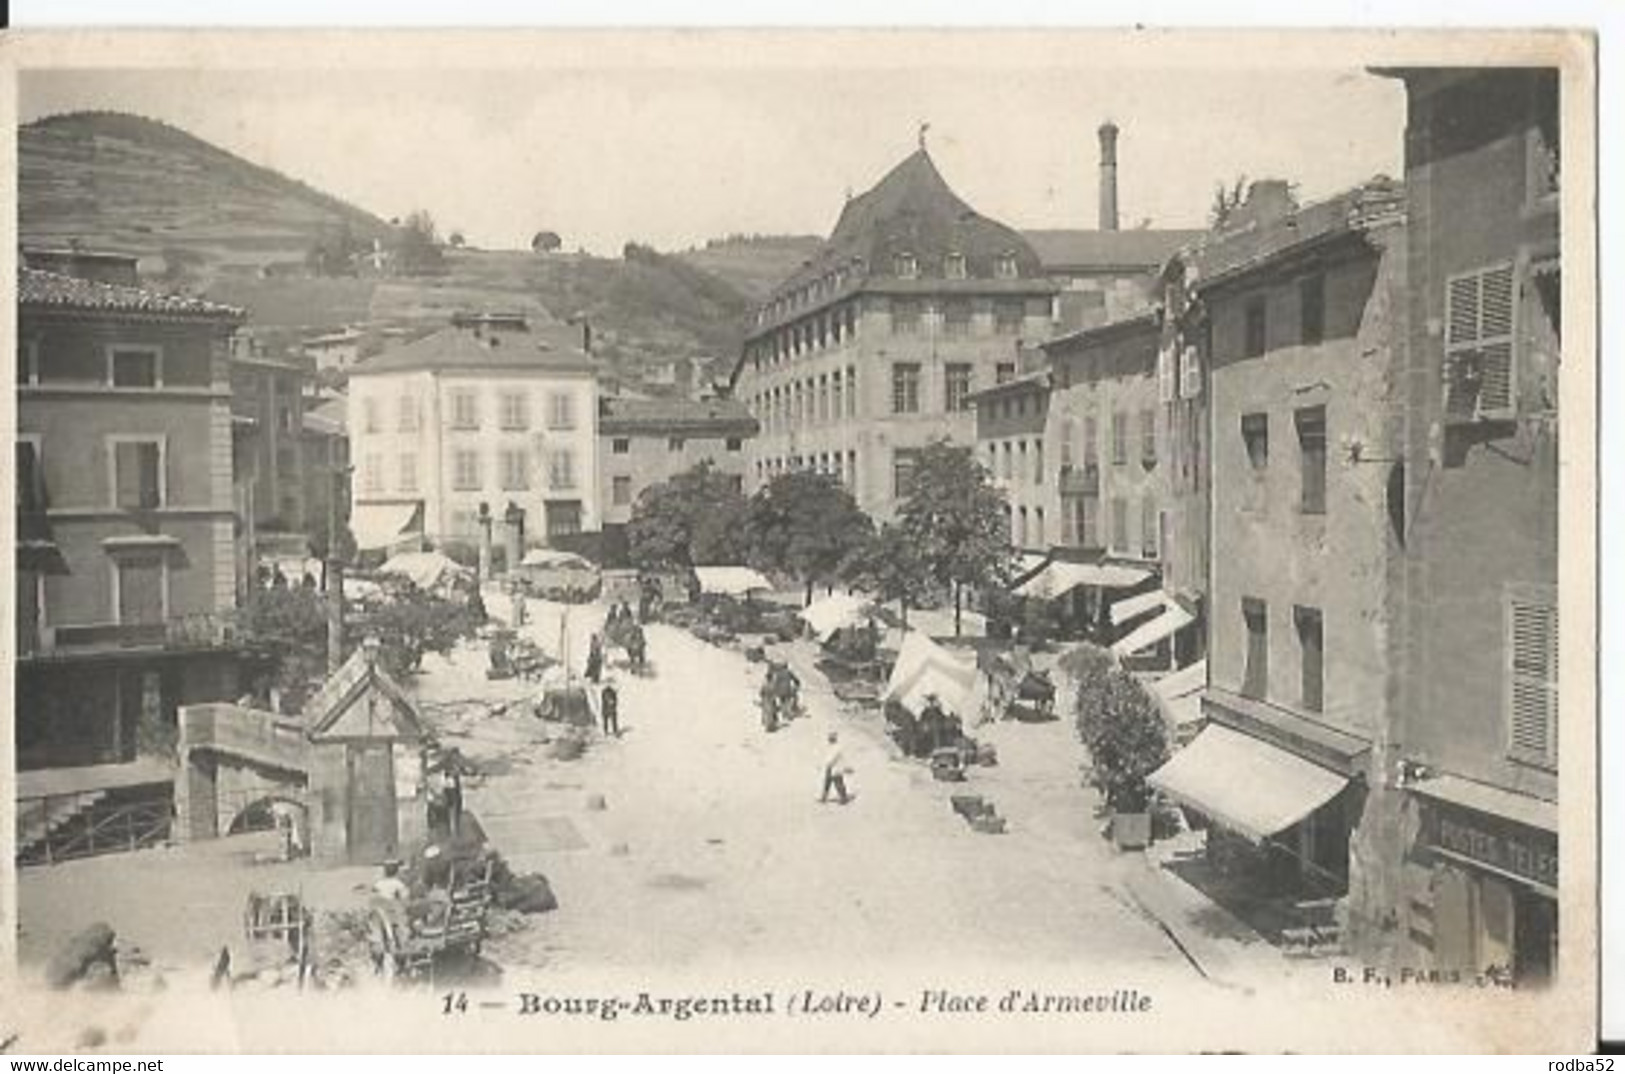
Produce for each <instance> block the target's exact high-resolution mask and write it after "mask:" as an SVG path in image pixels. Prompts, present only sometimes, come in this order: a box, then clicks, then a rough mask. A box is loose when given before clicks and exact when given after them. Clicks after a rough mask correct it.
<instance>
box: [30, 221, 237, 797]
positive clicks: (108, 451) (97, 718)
mask: <svg viewBox="0 0 1625 1074" xmlns="http://www.w3.org/2000/svg"><path fill="white" fill-rule="evenodd" d="M36 265H45V266H49V270H47V269H42V268H36V267H34V266H36ZM74 273H78V275H75V274H74ZM18 285H19V286H18V335H17V340H18V352H19V353H18V365H17V430H18V432H17V444H16V479H17V489H16V496H17V525H18V541H17V562H16V596H17V620H16V631H17V634H16V654H17V678H16V735H17V739H16V741H17V760H18V766H19V767H20V768H23V769H31V768H55V767H71V766H76V765H91V764H107V763H119V762H126V761H131V760H134V759H135V757H136V755H137V752H138V749H139V748H140V746H141V742H140V739H141V738H142V736H143V735H146V734H148V733H149V732H151V733H155V734H157V735H159V736H162V735H163V733H164V728H166V727H168V728H172V727H173V726H174V714H175V710H176V707H177V706H178V705H180V704H184V703H190V702H194V701H210V700H217V699H220V698H225V697H231V696H234V692H235V690H236V688H237V654H236V652H235V651H234V650H232V649H231V648H229V646H228V644H227V638H228V632H229V628H228V617H229V613H230V611H231V610H232V608H233V607H234V605H235V602H236V581H235V568H234V560H233V552H234V548H233V509H232V507H233V505H232V442H231V402H230V373H229V366H230V362H229V354H230V346H229V340H230V338H231V335H232V333H233V332H234V331H235V330H236V328H237V326H238V325H239V324H240V323H241V322H242V319H243V314H242V312H241V311H240V310H236V309H233V308H230V307H225V306H220V305H215V304H212V303H208V302H203V301H201V300H199V299H194V298H188V297H182V296H172V295H164V294H158V293H156V292H152V291H149V290H146V289H143V288H141V287H139V286H138V285H137V278H136V270H135V259H134V258H131V257H121V256H118V255H98V254H92V253H88V252H84V251H71V252H65V253H44V254H38V255H36V254H35V253H33V252H32V251H24V255H23V267H22V268H21V270H20V279H19V281H18Z"/></svg>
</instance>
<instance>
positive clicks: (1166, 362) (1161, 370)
mask: <svg viewBox="0 0 1625 1074" xmlns="http://www.w3.org/2000/svg"><path fill="white" fill-rule="evenodd" d="M1157 399H1158V400H1159V401H1161V402H1164V403H1171V402H1173V401H1174V345H1173V344H1172V343H1169V344H1168V345H1166V346H1165V347H1163V348H1162V349H1161V350H1159V351H1157Z"/></svg>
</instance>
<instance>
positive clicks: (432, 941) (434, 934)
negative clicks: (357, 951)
mask: <svg viewBox="0 0 1625 1074" xmlns="http://www.w3.org/2000/svg"><path fill="white" fill-rule="evenodd" d="M490 905H491V861H490V859H485V860H481V861H469V862H460V863H453V864H452V866H451V873H450V878H449V881H448V883H447V886H446V888H445V889H444V890H435V891H432V892H430V894H429V895H428V896H427V897H425V898H421V899H412V900H408V901H405V902H401V901H396V900H383V899H381V900H378V902H377V903H376V904H375V905H374V906H373V908H372V911H371V913H370V914H369V916H368V921H367V943H368V947H369V949H370V951H371V954H372V963H373V967H374V968H375V969H376V970H377V971H378V974H379V975H380V976H381V977H383V978H385V979H386V980H416V979H421V978H426V977H428V978H432V976H433V974H434V971H435V966H436V960H438V959H441V958H442V957H444V956H445V955H446V954H448V953H452V952H456V953H460V954H462V955H464V956H466V957H468V958H477V957H479V953H480V948H481V947H482V946H483V945H484V943H485V915H486V911H487V910H488V909H489V908H490Z"/></svg>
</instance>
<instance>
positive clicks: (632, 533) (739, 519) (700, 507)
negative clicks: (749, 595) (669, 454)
mask: <svg viewBox="0 0 1625 1074" xmlns="http://www.w3.org/2000/svg"><path fill="white" fill-rule="evenodd" d="M746 513H747V503H746V500H745V496H744V494H743V493H742V492H740V490H739V488H738V486H737V485H736V484H735V483H734V478H733V477H732V476H731V475H729V474H724V473H719V472H718V471H717V469H716V467H714V466H713V465H712V464H711V461H710V460H709V459H707V460H706V461H704V462H702V463H700V464H699V465H697V466H695V467H693V468H691V469H688V470H685V471H683V472H682V473H680V474H674V475H672V476H671V477H670V478H668V479H667V480H665V481H661V482H659V483H658V484H654V485H650V486H649V487H648V488H646V489H644V490H643V492H642V493H640V494H639V495H638V499H637V503H635V504H633V505H632V521H631V523H630V524H629V525H628V526H627V543H628V546H629V551H630V554H631V556H632V561H633V562H634V563H636V564H637V565H638V566H640V567H645V568H655V569H659V568H674V567H675V568H680V569H688V568H690V567H700V566H710V565H716V564H729V563H739V562H741V561H742V560H743V559H744V558H745V550H746V545H745V540H744V533H743V530H744V522H745V518H746Z"/></svg>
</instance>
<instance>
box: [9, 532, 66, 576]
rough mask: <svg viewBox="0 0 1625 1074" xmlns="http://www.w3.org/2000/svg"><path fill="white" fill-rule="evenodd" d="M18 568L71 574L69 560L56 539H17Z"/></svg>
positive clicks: (43, 572) (37, 571)
mask: <svg viewBox="0 0 1625 1074" xmlns="http://www.w3.org/2000/svg"><path fill="white" fill-rule="evenodd" d="M17 569H18V570H20V571H33V572H34V573H35V574H71V573H72V571H70V570H69V569H68V561H67V559H66V557H64V556H63V555H62V549H60V548H58V547H57V544H56V542H55V541H38V540H24V539H21V538H19V539H18V541H17Z"/></svg>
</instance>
